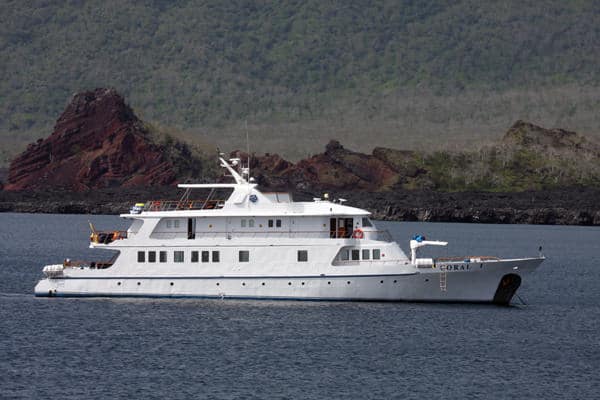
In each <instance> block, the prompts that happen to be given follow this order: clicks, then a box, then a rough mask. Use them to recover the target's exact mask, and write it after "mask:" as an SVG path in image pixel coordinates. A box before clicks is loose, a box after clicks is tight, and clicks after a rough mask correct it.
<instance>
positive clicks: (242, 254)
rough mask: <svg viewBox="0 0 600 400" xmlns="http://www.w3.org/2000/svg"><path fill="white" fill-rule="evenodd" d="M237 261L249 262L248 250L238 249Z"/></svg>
mask: <svg viewBox="0 0 600 400" xmlns="http://www.w3.org/2000/svg"><path fill="white" fill-rule="evenodd" d="M238 261H239V262H250V250H239V252H238Z"/></svg>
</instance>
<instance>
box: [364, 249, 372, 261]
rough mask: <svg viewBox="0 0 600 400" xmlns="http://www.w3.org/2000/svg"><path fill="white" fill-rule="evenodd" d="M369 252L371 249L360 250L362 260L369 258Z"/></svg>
mask: <svg viewBox="0 0 600 400" xmlns="http://www.w3.org/2000/svg"><path fill="white" fill-rule="evenodd" d="M370 252H371V251H370V250H369V249H363V251H362V259H363V260H368V259H369V258H370V257H369V253H370Z"/></svg>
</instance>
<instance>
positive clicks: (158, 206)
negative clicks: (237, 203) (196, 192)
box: [143, 199, 225, 211]
mask: <svg viewBox="0 0 600 400" xmlns="http://www.w3.org/2000/svg"><path fill="white" fill-rule="evenodd" d="M223 205H225V200H209V199H202V200H150V201H147V202H146V203H144V208H143V211H178V210H211V209H215V208H223Z"/></svg>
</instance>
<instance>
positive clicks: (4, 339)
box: [0, 214, 600, 399]
mask: <svg viewBox="0 0 600 400" xmlns="http://www.w3.org/2000/svg"><path fill="white" fill-rule="evenodd" d="M88 220H90V221H92V222H93V223H94V224H95V225H96V226H97V227H98V228H105V229H118V228H126V227H127V222H126V221H123V220H120V219H119V218H118V217H114V216H85V215H30V214H0V274H1V279H0V399H12V398H31V399H40V398H46V399H47V398H52V399H81V398H157V399H158V398H160V399H162V398H168V399H190V398H210V399H213V398H215V399H220V398H222V399H265V398H266V399H349V398H350V399H388V398H397V399H412V398H414V399H469V398H473V399H475V398H485V399H487V398H498V399H515V398H519V399H520V398H538V399H575V398H577V399H584V398H589V399H598V398H600V378H599V376H600V334H599V330H600V279H599V277H600V229H599V228H594V227H559V226H527V225H473V224H440V223H437V224H433V223H383V222H380V223H379V224H378V226H379V227H384V228H386V229H389V230H390V232H391V233H392V235H393V236H394V237H395V238H396V240H398V241H399V243H400V244H401V246H402V247H403V248H404V249H405V250H407V247H408V246H407V245H408V240H409V239H410V237H411V236H412V235H414V234H416V233H420V234H424V235H426V236H427V237H429V238H432V239H443V240H448V241H450V246H449V248H448V249H437V253H430V254H432V255H445V254H447V255H465V254H466V255H476V254H478V255H499V256H503V257H513V256H514V257H520V256H532V255H536V254H537V248H538V246H539V245H541V246H543V252H544V254H545V255H546V256H547V260H546V261H545V262H544V263H543V264H542V266H541V268H540V269H538V271H536V272H535V273H534V274H533V275H530V276H529V277H528V278H526V279H524V281H523V284H522V286H521V288H520V290H519V292H518V293H519V295H520V296H521V300H522V301H523V302H524V303H525V305H523V304H522V303H521V301H518V300H517V301H516V302H515V304H516V305H514V306H512V307H498V306H493V305H460V304H451V305H444V304H412V303H358V302H357V303H336V302H298V301H295V302H294V301H289V302H288V301H273V302H269V301H235V300H169V299H161V300H157V299H112V300H111V299H61V298H50V299H48V298H35V297H34V296H33V294H32V293H33V287H34V285H35V283H36V282H37V280H38V279H40V278H41V276H42V273H41V268H42V266H43V265H44V264H47V263H54V262H60V261H62V260H63V259H64V258H65V257H70V258H72V259H77V258H88V257H90V256H94V255H95V254H97V253H98V252H97V251H93V250H90V249H88V248H87V244H88V243H87V240H88V235H89V228H88Z"/></svg>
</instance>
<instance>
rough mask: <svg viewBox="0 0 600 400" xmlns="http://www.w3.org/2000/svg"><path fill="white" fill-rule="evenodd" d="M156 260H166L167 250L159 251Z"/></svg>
mask: <svg viewBox="0 0 600 400" xmlns="http://www.w3.org/2000/svg"><path fill="white" fill-rule="evenodd" d="M158 261H160V262H163V263H164V262H167V252H166V251H161V252H159V253H158Z"/></svg>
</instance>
